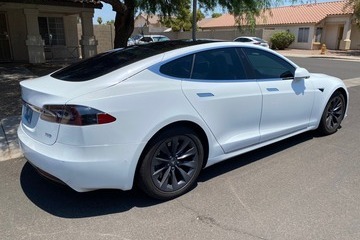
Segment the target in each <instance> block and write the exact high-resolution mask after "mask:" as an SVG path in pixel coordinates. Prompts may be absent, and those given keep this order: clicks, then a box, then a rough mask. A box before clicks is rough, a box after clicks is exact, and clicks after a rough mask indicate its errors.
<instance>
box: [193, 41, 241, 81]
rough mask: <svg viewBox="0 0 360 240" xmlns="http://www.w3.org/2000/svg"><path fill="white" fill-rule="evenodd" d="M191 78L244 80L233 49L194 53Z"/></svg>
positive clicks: (239, 62) (238, 59)
mask: <svg viewBox="0 0 360 240" xmlns="http://www.w3.org/2000/svg"><path fill="white" fill-rule="evenodd" d="M191 78H193V79H210V80H235V79H246V74H245V70H244V67H243V65H242V63H241V61H240V58H239V56H238V54H237V52H236V51H235V49H234V48H222V49H214V50H209V51H204V52H200V53H196V54H195V62H194V68H193V72H192V76H191Z"/></svg>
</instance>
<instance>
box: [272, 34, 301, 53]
mask: <svg viewBox="0 0 360 240" xmlns="http://www.w3.org/2000/svg"><path fill="white" fill-rule="evenodd" d="M294 41H295V35H294V34H293V33H291V32H287V31H284V32H277V33H275V34H274V35H272V36H271V38H270V42H271V48H273V49H279V50H283V49H285V48H287V47H289V46H290V44H291V43H292V42H294Z"/></svg>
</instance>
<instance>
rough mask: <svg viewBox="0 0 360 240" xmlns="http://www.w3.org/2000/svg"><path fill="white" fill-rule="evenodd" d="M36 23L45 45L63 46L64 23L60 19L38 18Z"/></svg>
mask: <svg viewBox="0 0 360 240" xmlns="http://www.w3.org/2000/svg"><path fill="white" fill-rule="evenodd" d="M38 22H39V31H40V35H41V37H42V39H43V40H44V41H45V45H50V46H51V45H65V31H64V21H63V19H62V18H61V17H39V18H38Z"/></svg>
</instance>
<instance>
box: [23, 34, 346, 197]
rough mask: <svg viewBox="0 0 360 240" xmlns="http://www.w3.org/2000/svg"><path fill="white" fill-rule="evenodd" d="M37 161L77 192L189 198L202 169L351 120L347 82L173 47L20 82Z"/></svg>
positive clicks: (260, 55) (280, 64)
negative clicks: (106, 190)
mask: <svg viewBox="0 0 360 240" xmlns="http://www.w3.org/2000/svg"><path fill="white" fill-rule="evenodd" d="M21 89H22V99H23V113H22V121H21V124H20V127H19V129H18V136H19V139H20V142H21V147H22V150H23V152H24V155H25V157H26V158H27V159H28V161H29V162H30V163H31V164H32V165H33V166H34V167H35V168H36V169H38V170H39V172H40V173H42V174H43V175H45V176H47V177H50V178H52V179H54V180H57V181H61V182H63V183H65V184H67V185H68V186H70V187H71V188H73V189H75V190H76V191H79V192H83V191H90V190H94V189H100V188H114V189H122V190H129V189H131V188H132V187H133V185H134V184H135V183H136V184H137V185H138V186H139V187H140V188H141V189H143V190H144V191H145V192H146V193H147V194H149V195H150V196H152V197H155V198H159V199H171V198H174V197H177V196H179V195H181V194H183V193H185V192H186V191H188V190H189V189H190V188H191V187H192V186H193V185H194V183H195V182H196V179H197V177H198V175H199V173H200V171H201V169H202V168H204V167H207V166H210V165H212V164H215V163H217V162H220V161H223V160H225V159H228V158H230V157H233V156H236V155H239V154H241V153H244V152H248V151H250V150H253V149H256V148H259V147H262V146H265V145H268V144H271V143H274V142H276V141H280V140H283V139H285V138H288V137H291V136H294V135H296V134H299V133H302V132H305V131H309V130H313V129H318V130H319V131H321V132H322V133H323V134H325V135H326V134H332V133H334V132H336V131H337V129H338V128H339V127H340V124H341V121H342V120H343V118H344V117H345V116H346V113H347V106H348V98H349V97H348V92H347V90H346V87H345V85H344V84H343V82H342V81H341V80H340V79H338V78H335V77H331V76H327V75H324V74H310V73H309V72H308V71H307V70H306V69H304V68H300V67H298V66H297V65H296V64H294V63H293V62H291V61H290V60H288V59H286V58H285V57H283V56H281V55H279V54H277V53H276V52H274V51H272V50H269V49H265V48H263V47H258V46H253V45H248V44H242V43H238V42H212V41H205V40H202V41H200V40H199V41H180V40H179V41H168V42H158V43H152V44H148V45H138V46H131V47H127V48H123V49H116V50H112V51H109V52H106V53H102V54H99V55H97V56H95V57H93V58H89V59H86V60H84V61H81V62H79V63H76V64H74V65H70V66H68V67H66V68H63V69H61V70H58V71H56V72H54V73H52V74H50V75H48V76H44V77H40V78H38V79H32V80H27V81H23V82H21Z"/></svg>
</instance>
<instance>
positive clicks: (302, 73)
mask: <svg viewBox="0 0 360 240" xmlns="http://www.w3.org/2000/svg"><path fill="white" fill-rule="evenodd" d="M309 77H310V73H309V71H308V70H306V69H305V68H297V69H296V70H295V76H294V80H300V79H303V78H309Z"/></svg>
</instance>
